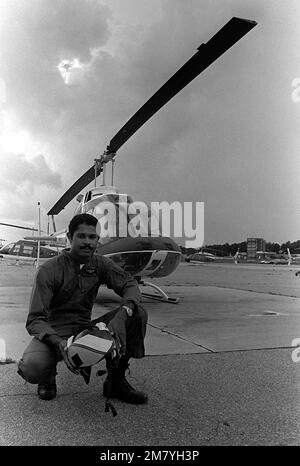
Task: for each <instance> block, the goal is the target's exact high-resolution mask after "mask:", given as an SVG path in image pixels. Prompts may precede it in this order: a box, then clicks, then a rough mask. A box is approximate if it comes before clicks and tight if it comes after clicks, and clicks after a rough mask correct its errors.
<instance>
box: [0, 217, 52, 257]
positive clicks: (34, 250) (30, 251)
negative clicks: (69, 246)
mask: <svg viewBox="0 0 300 466" xmlns="http://www.w3.org/2000/svg"><path fill="white" fill-rule="evenodd" d="M0 225H4V226H7V227H10V228H20V229H22V230H30V231H32V232H35V231H39V230H38V229H37V228H34V227H28V226H25V225H15V224H12V223H3V222H0ZM47 243H49V241H44V242H43V241H42V240H41V239H40V238H37V237H34V236H29V237H28V238H26V237H25V238H24V239H20V240H18V241H15V242H11V243H7V242H6V244H4V245H2V246H1V248H0V260H3V261H5V262H7V261H11V260H14V261H15V263H16V264H17V265H21V264H22V263H32V264H33V265H34V264H37V262H38V260H40V259H41V261H43V260H44V259H49V258H51V257H53V256H56V255H58V254H59V246H60V245H59V244H57V242H55V243H54V244H53V243H52V244H47Z"/></svg>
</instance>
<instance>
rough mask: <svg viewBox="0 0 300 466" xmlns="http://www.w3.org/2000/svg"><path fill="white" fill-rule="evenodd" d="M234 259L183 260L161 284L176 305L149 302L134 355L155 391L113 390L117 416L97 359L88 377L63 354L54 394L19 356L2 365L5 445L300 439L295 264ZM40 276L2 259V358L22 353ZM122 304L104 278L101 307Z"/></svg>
mask: <svg viewBox="0 0 300 466" xmlns="http://www.w3.org/2000/svg"><path fill="white" fill-rule="evenodd" d="M233 267H234V266H232V265H227V266H225V265H222V267H221V268H220V266H219V265H217V264H216V265H215V264H212V265H211V264H209V266H203V267H193V266H189V265H186V264H182V265H180V266H179V268H178V269H177V271H176V272H175V274H173V275H172V276H170V277H167V278H166V279H164V280H162V281H160V282H159V281H158V280H157V282H156V283H157V284H161V283H165V286H164V289H165V291H167V292H168V294H170V296H176V297H179V298H180V302H179V304H177V305H174V304H167V303H160V302H158V301H152V300H149V299H148V298H147V299H145V300H144V304H145V307H146V309H147V310H148V314H149V322H148V328H147V336H146V342H145V344H146V353H147V356H146V357H145V358H144V359H142V360H132V362H131V366H130V368H131V374H130V375H129V376H128V380H129V381H130V383H132V385H134V386H136V387H137V388H139V389H142V390H145V391H146V392H147V393H148V394H149V402H148V404H147V405H145V406H130V405H127V404H125V403H122V402H119V401H117V400H114V405H115V407H116V409H117V411H118V416H117V417H115V418H114V417H112V415H111V413H105V412H104V403H105V399H104V398H103V396H102V393H101V392H102V379H101V378H99V377H96V376H95V373H96V368H95V369H93V375H92V377H91V382H90V384H89V385H86V384H85V383H84V381H83V379H82V378H81V377H76V376H75V375H73V374H72V373H70V372H69V371H68V370H67V368H66V367H65V366H64V365H63V363H61V364H60V365H59V366H58V373H59V374H58V377H57V382H58V396H57V398H56V399H54V400H51V401H47V402H45V401H42V400H39V399H38V397H37V396H36V386H34V385H30V384H25V383H24V381H23V380H22V379H21V378H20V377H19V376H18V375H17V374H16V364H15V363H12V364H6V365H1V366H0V374H1V376H2V377H1V378H0V388H1V391H0V409H1V419H0V445H97V446H106V445H111V446H113V445H128V446H131V445H148V446H150V445H158V446H164V445H187V446H192V445H193V446H197V445H198V446H201V445H299V444H300V422H299V408H300V404H299V395H300V393H299V392H300V380H299V379H300V371H299V368H300V363H296V362H293V360H292V352H293V351H295V348H293V347H292V346H293V344H295V343H293V340H294V339H295V338H300V325H299V322H300V321H299V303H300V301H299V296H298V294H299V289H298V286H299V283H300V282H299V281H298V280H299V278H298V279H297V278H295V271H296V270H298V269H295V268H293V267H289V268H288V267H283V268H276V267H280V266H274V267H272V268H271V267H266V268H264V266H258V268H257V267H256V268H255V267H254V268H251V267H248V266H237V268H233ZM223 272H224V273H223ZM247 275H248V278H247ZM230 276H231V281H230V280H229V278H230ZM213 277H214V279H213ZM254 277H255V279H254ZM32 278H33V271H32V268H31V267H29V266H24V267H19V268H18V267H13V266H12V267H10V268H9V267H8V266H6V267H4V266H0V315H1V322H0V338H1V339H2V347H1V340H0V356H1V351H2V353H3V352H4V349H5V356H6V357H10V358H12V359H13V360H15V361H17V360H18V359H19V358H20V357H21V355H22V352H23V350H24V348H25V346H26V344H27V342H28V341H30V337H29V336H28V335H27V333H26V331H25V327H24V322H25V319H26V316H27V310H28V300H29V296H30V290H31V284H32ZM270 278H271V279H270ZM168 280H169V282H168ZM171 280H172V281H171ZM247 280H248V281H247ZM276 281H277V282H278V286H277V287H276ZM262 284H264V288H263V287H262ZM247 288H248V289H247ZM276 290H277V293H276ZM147 291H148V290H147ZM117 305H118V297H117V296H116V295H114V294H113V293H112V292H111V291H109V290H107V289H106V288H101V289H100V293H99V297H98V299H97V302H96V304H95V306H94V311H93V316H94V317H96V316H99V315H101V314H102V313H104V312H106V311H107V310H108V309H112V308H115V307H116V306H117ZM3 343H5V348H4V346H3ZM1 348H2V350H1ZM103 366H104V364H103V363H100V365H99V367H97V368H103ZM83 431H84V435H83V434H82V432H83Z"/></svg>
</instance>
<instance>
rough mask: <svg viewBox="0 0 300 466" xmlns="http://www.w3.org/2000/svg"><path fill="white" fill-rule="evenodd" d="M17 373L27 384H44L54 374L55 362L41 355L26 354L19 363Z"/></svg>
mask: <svg viewBox="0 0 300 466" xmlns="http://www.w3.org/2000/svg"><path fill="white" fill-rule="evenodd" d="M17 372H18V374H19V375H20V376H21V377H23V379H25V380H26V381H27V382H29V383H32V384H37V383H41V382H45V381H47V380H49V378H51V376H52V375H53V374H54V373H56V361H55V360H54V359H53V358H45V355H44V354H43V353H31V354H27V355H24V356H23V358H22V359H21V360H20V361H19V363H18V371H17Z"/></svg>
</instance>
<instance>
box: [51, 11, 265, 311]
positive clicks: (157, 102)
mask: <svg viewBox="0 0 300 466" xmlns="http://www.w3.org/2000/svg"><path fill="white" fill-rule="evenodd" d="M256 24H257V23H256V22H255V21H250V20H246V19H241V18H236V17H233V18H232V19H231V20H230V21H228V23H227V24H225V26H223V27H222V28H221V29H220V30H219V31H218V32H217V33H216V34H215V35H214V36H213V37H212V38H211V39H210V40H209V41H208V42H207V43H205V44H202V45H200V46H199V47H198V49H197V52H196V53H195V54H194V55H193V56H192V57H191V58H190V59H189V60H188V61H187V62H186V63H185V64H184V65H183V66H182V67H181V68H180V69H179V70H178V71H177V72H176V73H175V74H174V75H173V76H172V77H171V78H170V79H169V80H168V81H167V82H166V83H165V84H164V85H163V86H162V87H161V88H160V89H159V90H158V91H157V92H156V93H155V94H154V95H153V96H152V97H151V98H150V99H149V100H148V101H147V102H146V103H145V104H144V105H143V106H142V107H141V108H140V109H139V110H138V111H137V112H136V113H135V114H134V115H133V116H132V117H131V118H130V119H129V120H128V121H127V123H126V124H125V125H124V126H123V127H122V128H121V129H120V130H119V131H118V132H117V133H116V134H115V136H114V137H113V138H112V139H111V141H110V143H109V145H108V146H107V148H106V150H105V151H104V153H103V154H102V155H101V157H100V158H96V159H94V162H95V163H94V165H93V166H92V167H91V168H89V170H88V171H87V172H85V173H84V174H83V175H82V176H81V177H80V178H79V179H78V180H77V181H76V182H75V183H74V184H73V185H72V186H71V187H70V188H69V189H68V190H67V191H66V192H65V194H63V196H62V197H61V198H60V199H59V200H58V201H57V202H56V204H55V205H54V206H53V207H52V208H51V209H50V210H49V212H48V216H51V218H52V224H53V234H52V235H50V237H49V239H51V240H53V241H54V237H60V238H61V239H62V238H63V237H65V236H66V230H63V231H60V232H57V231H56V226H55V221H54V216H55V215H58V214H59V213H60V212H61V211H62V210H63V209H64V208H65V207H66V205H68V204H69V202H70V201H71V200H72V199H74V198H75V197H76V196H77V197H76V199H77V201H78V202H79V206H78V207H77V209H76V211H75V213H76V214H78V213H84V212H86V213H90V214H92V215H94V216H95V217H97V218H98V219H100V218H101V217H102V216H103V215H104V213H103V212H104V210H105V204H106V203H108V202H110V203H113V204H114V205H115V206H116V210H117V211H118V212H124V215H125V216H127V223H128V224H129V222H130V216H129V215H128V206H129V205H130V204H131V203H132V199H131V198H130V196H128V195H127V194H120V193H118V190H117V189H116V187H115V186H114V185H113V170H114V162H115V160H114V159H115V156H116V153H117V151H118V150H119V149H120V148H121V147H122V146H123V144H125V142H126V141H128V139H129V138H130V137H131V136H132V135H133V134H134V133H135V132H136V131H137V130H138V129H139V128H140V127H141V126H142V125H144V124H145V123H146V122H147V121H148V120H149V119H150V118H151V117H152V116H153V115H154V114H155V113H156V112H158V111H159V110H160V108H162V107H163V106H164V105H165V104H166V103H167V102H168V101H169V100H171V99H172V98H173V97H174V96H175V95H176V94H177V93H178V92H180V91H181V90H182V89H183V88H184V87H186V86H187V85H188V84H189V83H190V82H191V81H192V80H193V79H194V78H196V77H197V76H198V75H199V74H200V73H201V72H202V71H204V70H205V69H206V68H207V67H209V66H210V65H211V64H212V63H213V62H214V61H215V60H217V59H218V58H219V57H220V56H221V55H223V54H224V53H225V52H226V51H227V50H228V49H229V48H230V47H232V46H233V45H234V44H235V43H236V42H238V41H239V40H240V39H241V38H242V37H243V36H245V35H246V34H247V33H248V32H249V31H250V30H251V29H252V28H253V27H254V26H256ZM108 163H111V184H110V185H109V186H108V185H106V183H105V169H106V164H108ZM101 173H102V176H103V179H102V186H100V187H97V186H96V178H97V177H98V176H99V175H100V174H101ZM93 181H94V187H93V188H91V189H89V190H88V191H87V192H86V193H85V194H79V193H80V191H82V190H83V189H84V188H86V186H87V185H88V184H90V183H91V182H93ZM124 198H126V201H125V202H124ZM149 215H150V214H149ZM148 221H149V216H148V218H146V219H145V223H146V225H144V226H145V227H146V228H145V229H144V230H143V231H145V230H146V231H147V222H148ZM48 224H49V223H48ZM100 235H101V233H100ZM96 253H98V254H101V255H105V256H108V257H110V258H112V259H113V260H114V261H116V262H117V263H118V264H119V265H121V267H123V268H124V269H125V270H126V271H128V272H130V273H131V274H132V275H133V276H134V277H135V278H136V279H137V281H138V283H139V284H141V285H148V286H151V287H153V288H154V289H155V290H156V291H157V292H158V293H159V295H157V293H156V294H155V295H153V294H147V293H143V295H144V296H147V297H150V298H154V299H159V300H162V301H167V302H170V303H176V302H177V301H178V299H175V298H170V297H168V296H167V295H166V293H164V292H163V290H161V288H159V287H158V286H156V285H154V284H152V283H149V282H145V281H144V280H142V278H143V277H164V276H167V275H169V274H170V273H172V272H173V271H174V270H175V269H176V268H177V266H178V264H179V262H180V260H181V250H180V248H179V246H178V245H177V244H176V243H175V241H174V240H173V239H171V238H169V237H165V236H162V235H161V233H160V230H159V228H158V229H157V231H156V232H154V233H153V232H152V231H151V234H143V235H136V236H131V235H130V234H129V232H128V233H127V235H126V236H125V237H124V236H122V237H121V236H120V235H118V234H117V235H116V236H114V237H110V238H105V240H104V239H102V238H101V237H100V240H99V245H98V248H97V251H96Z"/></svg>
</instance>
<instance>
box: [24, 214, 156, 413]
mask: <svg viewBox="0 0 300 466" xmlns="http://www.w3.org/2000/svg"><path fill="white" fill-rule="evenodd" d="M97 227H99V224H98V221H97V219H96V218H95V217H93V216H92V215H89V214H80V215H76V216H75V217H73V219H72V220H71V222H70V224H69V231H68V234H67V236H68V239H69V241H70V244H71V248H70V249H69V250H68V249H65V250H64V251H63V252H62V253H61V254H60V255H59V256H57V257H53V258H51V259H49V260H47V261H46V262H45V263H44V264H42V265H41V266H40V267H39V269H38V271H37V274H36V276H35V280H34V284H33V289H32V293H31V298H30V307H29V314H28V318H27V322H26V329H27V331H28V333H29V334H30V335H32V336H33V337H34V338H33V339H32V341H31V342H30V344H29V346H28V347H27V348H26V349H25V351H24V354H23V357H22V358H21V360H20V361H19V364H18V373H19V374H20V375H21V376H22V377H23V378H24V379H25V380H26V381H28V382H29V383H32V384H38V396H39V397H40V398H41V399H42V400H51V399H52V398H55V396H56V381H55V377H56V374H57V372H56V366H57V363H58V362H59V361H64V362H65V364H66V365H67V367H68V369H70V370H71V371H72V372H74V373H76V374H78V371H77V370H76V369H74V366H73V365H72V364H71V363H70V361H69V359H68V357H67V352H66V346H67V340H68V338H69V337H71V336H73V335H77V334H78V333H79V332H81V331H82V330H85V329H87V328H90V327H91V326H93V325H95V324H96V323H98V322H100V321H101V322H103V323H105V324H106V325H107V327H108V329H109V330H110V332H111V333H112V335H113V336H114V339H115V340H116V341H117V342H118V346H119V349H120V354H121V357H120V358H119V359H118V363H117V364H116V365H115V366H114V367H113V369H112V372H111V374H110V383H109V385H110V387H111V389H110V396H111V397H112V398H117V399H120V400H123V401H125V402H128V403H139V404H142V403H146V402H147V399H148V397H147V395H146V394H144V393H142V392H140V391H137V390H135V389H134V388H133V387H132V386H131V385H130V384H129V383H128V381H127V380H126V378H125V371H126V369H127V368H128V366H129V364H128V363H129V359H130V358H131V357H133V358H142V357H144V355H145V347H144V338H145V333H146V324H147V313H146V311H145V310H144V308H143V307H142V306H141V304H140V302H141V294H140V291H139V287H138V284H137V282H136V280H135V279H134V278H133V277H132V276H131V275H129V274H128V273H126V272H125V271H124V270H123V269H122V268H120V267H119V266H117V265H116V264H115V263H114V262H113V261H112V260H110V259H108V258H106V257H103V256H100V255H96V254H94V252H95V250H96V248H97V244H98V240H99V236H98V234H97ZM102 284H106V285H107V287H108V288H110V289H113V290H114V291H115V292H116V293H117V294H118V295H119V296H121V297H122V301H121V306H120V307H118V308H117V309H115V310H112V311H110V312H108V313H106V314H104V315H103V316H101V317H100V318H98V319H95V320H92V321H91V314H92V307H93V304H94V302H95V300H96V297H97V293H98V289H99V286H100V285H102ZM107 391H108V380H106V381H105V382H104V386H103V394H104V396H107Z"/></svg>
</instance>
